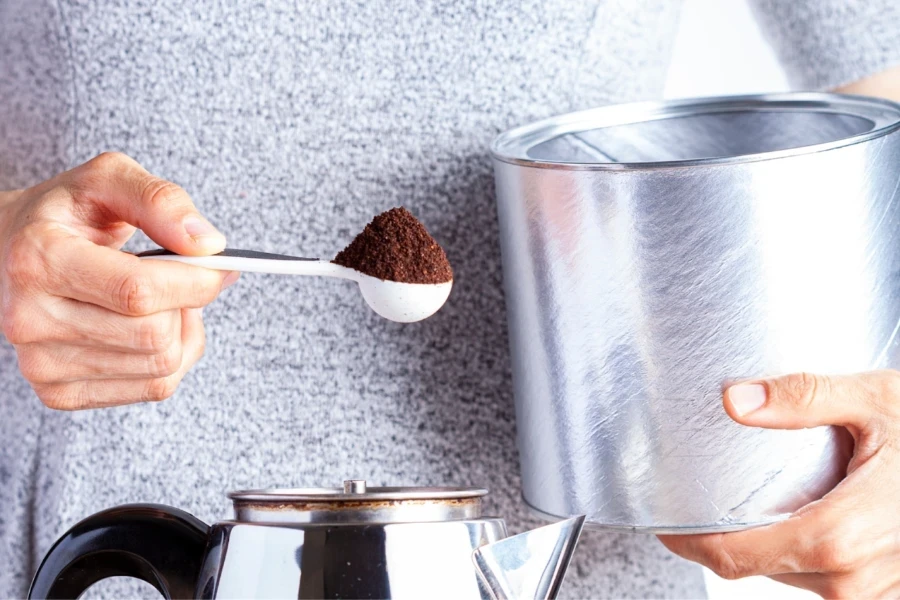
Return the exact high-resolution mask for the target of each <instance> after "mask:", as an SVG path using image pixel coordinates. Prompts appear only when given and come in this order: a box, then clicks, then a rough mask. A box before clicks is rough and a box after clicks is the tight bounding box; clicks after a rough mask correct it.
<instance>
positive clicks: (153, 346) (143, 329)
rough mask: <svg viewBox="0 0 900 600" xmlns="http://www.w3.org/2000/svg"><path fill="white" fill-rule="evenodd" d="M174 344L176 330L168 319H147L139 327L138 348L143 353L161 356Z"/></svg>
mask: <svg viewBox="0 0 900 600" xmlns="http://www.w3.org/2000/svg"><path fill="white" fill-rule="evenodd" d="M174 343H175V330H174V328H173V327H172V324H171V323H170V322H168V320H167V319H164V318H162V317H160V318H151V319H147V320H145V321H144V322H143V323H141V325H140V326H139V327H138V331H137V346H138V347H139V348H140V349H141V350H143V351H149V352H152V353H154V354H161V353H164V352H165V351H166V350H168V349H169V348H170V347H171V346H172V344H174Z"/></svg>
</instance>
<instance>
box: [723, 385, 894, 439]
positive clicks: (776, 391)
mask: <svg viewBox="0 0 900 600" xmlns="http://www.w3.org/2000/svg"><path fill="white" fill-rule="evenodd" d="M898 381H900V377H898V374H897V373H896V372H894V371H876V372H872V373H864V374H860V375H852V376H840V377H826V376H824V375H811V374H808V373H799V374H794V375H786V376H784V377H775V378H771V379H762V380H756V381H745V382H741V383H738V384H735V385H733V386H731V387H729V388H728V389H726V390H725V401H724V404H725V410H726V412H727V413H728V415H729V416H730V417H731V418H732V419H734V420H735V421H737V422H738V423H742V424H744V425H752V426H755V427H767V428H771V429H802V428H805V427H818V426H820V425H841V426H844V427H849V428H852V429H856V430H861V429H863V428H864V427H865V426H866V425H867V424H868V423H869V422H870V421H871V420H872V418H873V417H874V416H876V415H879V414H882V413H883V412H884V403H885V399H886V398H891V397H893V395H894V394H895V393H896V389H897V388H898Z"/></svg>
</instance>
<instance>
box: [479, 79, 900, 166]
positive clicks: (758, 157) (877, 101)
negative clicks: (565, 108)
mask: <svg viewBox="0 0 900 600" xmlns="http://www.w3.org/2000/svg"><path fill="white" fill-rule="evenodd" d="M754 109H756V110H766V111H772V112H776V111H785V112H786V111H791V112H797V111H810V112H827V113H835V114H842V115H849V116H855V117H860V118H864V119H867V120H869V121H872V122H873V123H874V126H873V127H872V129H870V130H868V131H865V132H862V133H859V134H855V135H850V136H847V137H843V138H840V139H837V140H834V141H830V142H825V143H819V144H810V145H806V146H797V147H793V148H788V149H784V150H773V151H769V152H760V153H755V154H741V155H736V156H725V157H714V158H694V159H685V160H673V161H657V162H621V163H619V162H608V163H601V162H597V163H574V162H566V161H552V160H546V159H536V158H533V157H530V156H529V155H528V151H529V150H530V149H531V148H533V147H534V146H536V145H537V144H540V143H543V142H546V141H548V140H551V139H553V138H556V137H559V136H561V135H565V134H568V133H575V132H579V131H587V130H590V129H597V128H601V127H611V126H615V125H628V124H633V123H640V122H645V121H652V120H659V119H667V118H673V117H683V116H690V115H695V114H704V113H705V114H711V113H716V112H739V111H742V112H743V111H748V110H754ZM898 129H900V104H898V103H896V102H893V101H891V100H887V99H883V98H872V97H868V96H856V95H850V94H836V93H829V92H793V93H780V94H753V95H742V96H708V97H699V98H686V99H677V100H662V101H656V102H635V103H628V104H614V105H610V106H602V107H599V108H592V109H588V110H583V111H578V112H571V113H566V114H562V115H558V116H555V117H550V118H547V119H542V120H539V121H536V122H534V123H530V124H528V125H523V126H520V127H515V128H513V129H510V130H507V131H505V132H503V133H501V134H500V135H499V136H497V137H496V138H495V139H494V141H493V142H492V144H491V156H492V157H493V158H494V160H496V161H500V162H505V163H511V164H517V165H522V166H527V167H535V168H545V169H555V170H571V171H647V170H656V169H670V168H679V167H696V166H707V165H729V164H743V163H748V162H757V161H763V160H773V159H776V158H786V157H790V156H799V155H804V154H814V153H818V152H824V151H827V150H832V149H835V148H843V147H846V146H851V145H853V144H858V143H860V142H865V141H869V140H872V139H875V138H879V137H882V136H885V135H888V134H890V133H892V132H894V131H897V130H898Z"/></svg>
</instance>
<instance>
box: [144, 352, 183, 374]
mask: <svg viewBox="0 0 900 600" xmlns="http://www.w3.org/2000/svg"><path fill="white" fill-rule="evenodd" d="M181 357H182V352H181V347H180V345H176V344H173V345H172V346H171V347H170V348H169V349H168V350H166V351H165V352H163V353H162V354H156V355H154V356H153V359H152V364H151V368H150V376H151V377H161V378H165V377H169V376H170V375H174V374H175V373H177V372H178V370H179V369H180V368H181Z"/></svg>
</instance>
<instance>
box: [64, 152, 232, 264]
mask: <svg viewBox="0 0 900 600" xmlns="http://www.w3.org/2000/svg"><path fill="white" fill-rule="evenodd" d="M71 176H72V188H73V195H74V196H76V198H78V199H79V200H86V201H88V202H91V203H93V204H96V205H99V208H101V209H102V210H101V211H100V213H101V214H103V215H105V216H106V217H107V218H108V219H110V220H112V221H114V220H118V221H125V222H126V223H129V224H131V225H134V226H135V227H138V228H139V229H141V230H142V231H143V232H144V233H146V234H147V236H148V237H149V238H150V239H152V240H153V241H154V242H156V243H157V244H159V245H160V246H162V247H163V248H166V249H167V250H171V251H172V252H175V253H176V254H183V255H187V256H204V255H209V254H215V253H217V252H221V251H222V250H223V249H224V248H225V236H224V235H222V234H221V233H220V232H219V231H218V230H217V229H216V228H215V227H213V226H212V224H210V222H209V221H207V220H206V219H205V218H204V217H203V216H202V215H201V214H200V212H199V211H198V210H197V207H196V206H194V203H193V201H192V200H191V198H190V196H188V194H187V192H185V191H184V190H183V189H181V188H180V187H179V186H177V185H175V184H174V183H172V182H170V181H166V180H165V179H160V178H159V177H155V176H153V175H151V174H150V173H148V172H147V171H146V170H145V169H144V168H143V167H142V166H141V165H140V164H138V163H137V161H135V160H134V159H132V158H129V157H128V156H126V155H124V154H120V153H118V152H107V153H104V154H101V155H99V156H98V157H96V158H94V159H92V160H90V161H88V162H86V163H85V164H83V165H81V166H80V167H78V168H76V169H74V170H73V171H72V172H71Z"/></svg>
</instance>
